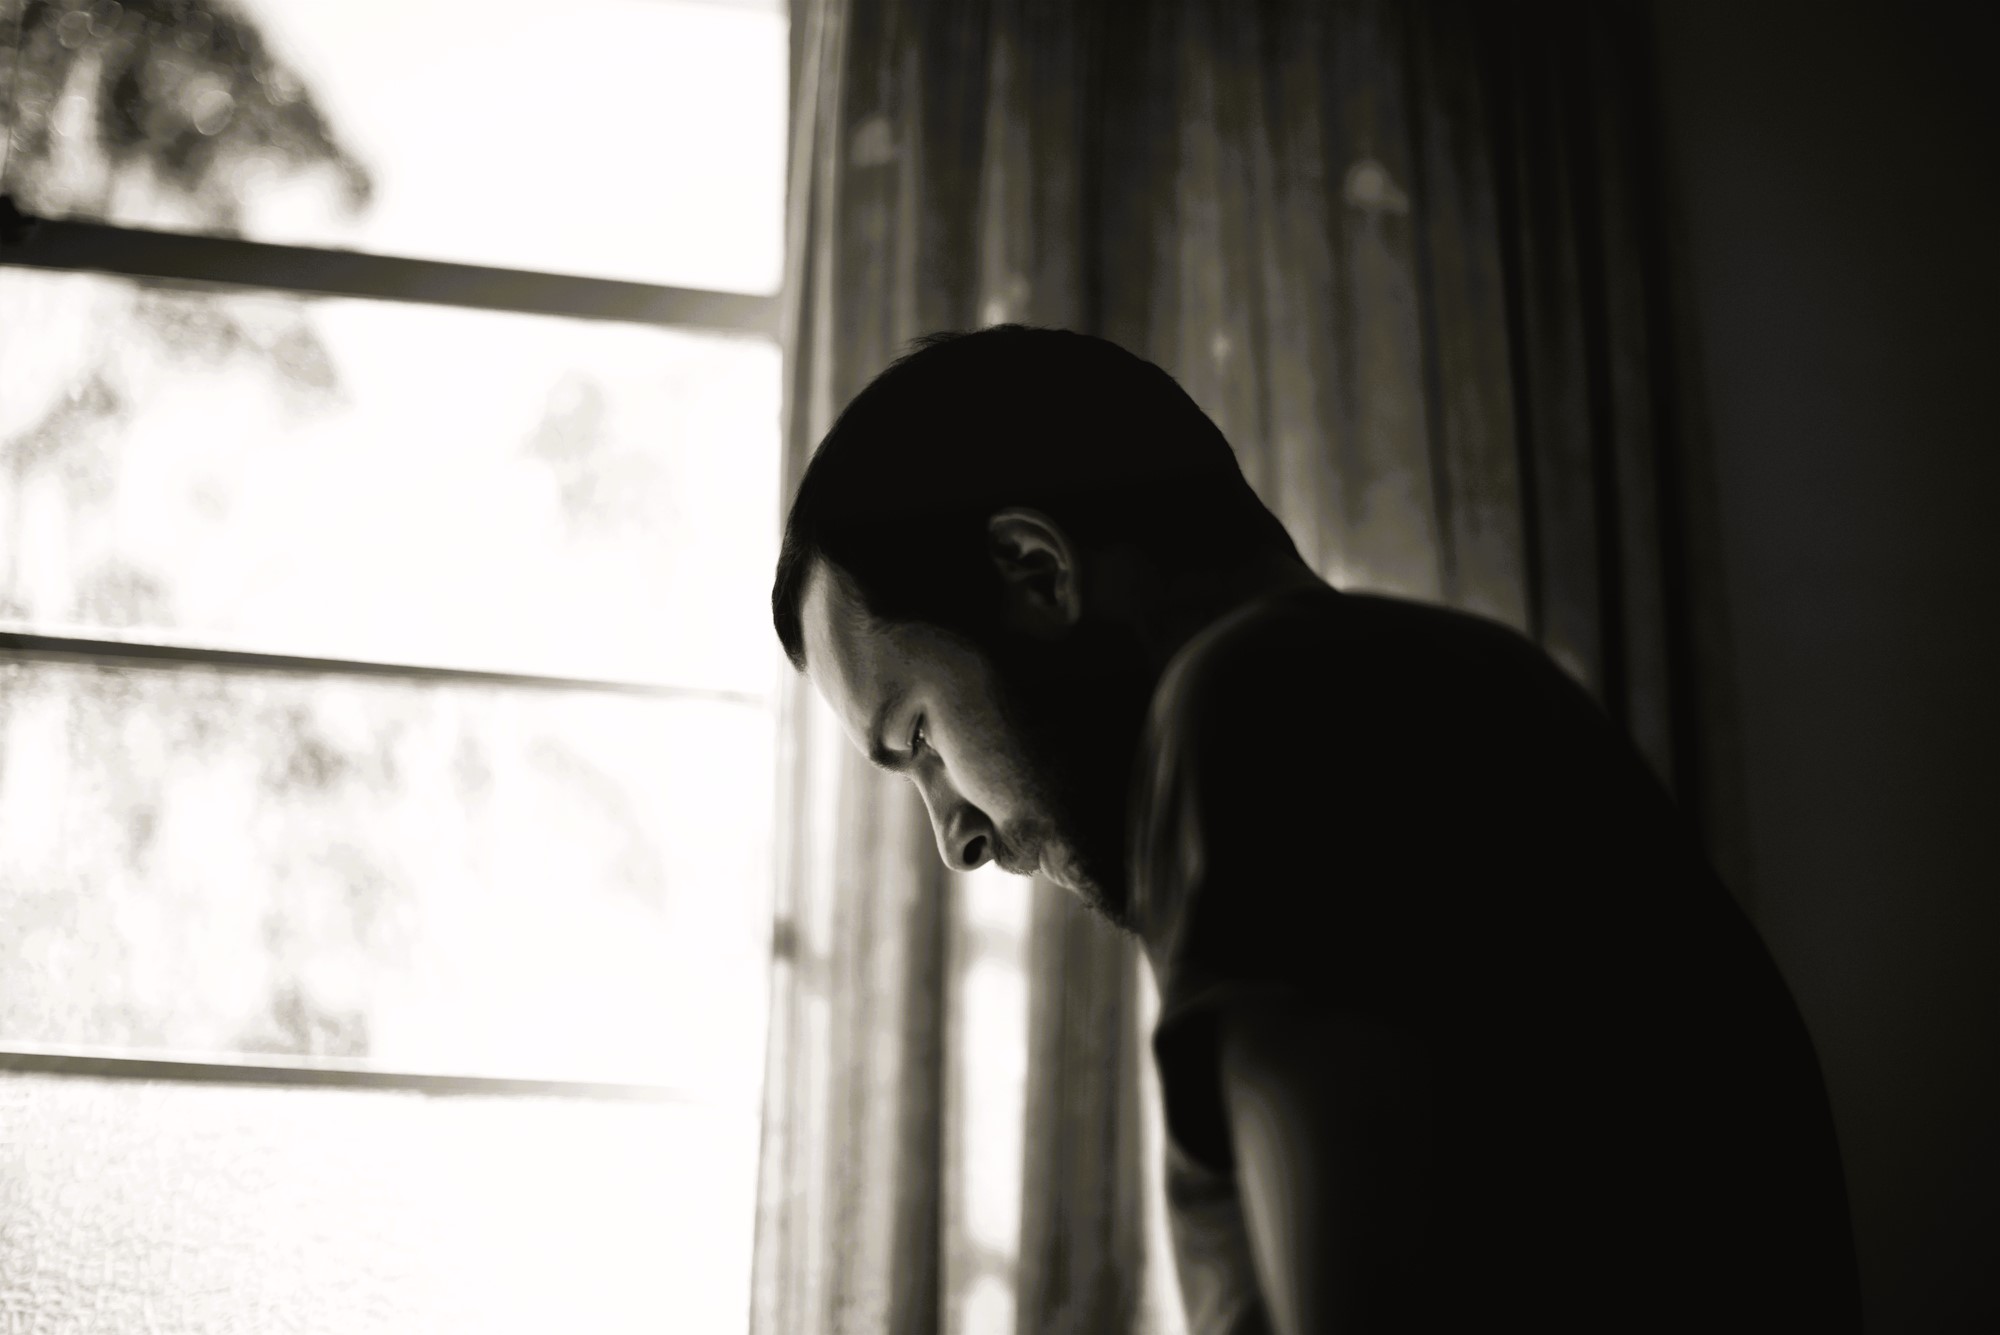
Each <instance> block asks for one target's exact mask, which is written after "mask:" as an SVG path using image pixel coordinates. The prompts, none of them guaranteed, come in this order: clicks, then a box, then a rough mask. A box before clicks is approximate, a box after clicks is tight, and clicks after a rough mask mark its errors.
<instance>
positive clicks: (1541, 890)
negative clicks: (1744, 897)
mask: <svg viewBox="0 0 2000 1335" xmlns="http://www.w3.org/2000/svg"><path fill="white" fill-rule="evenodd" d="M1134 781H1135V787H1134V800H1133V808H1132V814H1133V826H1132V845H1131V851H1132V895H1133V899H1132V913H1133V920H1134V922H1135V924H1136V925H1137V927H1138V929H1139V931H1140V933H1141V935H1142V936H1143V938H1144V939H1145V943H1146V948H1147V953H1148V955H1149V957H1150V958H1151V960H1152V962H1153V965H1154V969H1155V973H1156V976H1157V978H1158V980H1159V984H1160V992H1161V1019H1160V1023H1159V1027H1158V1029H1157V1030H1156V1033H1155V1036H1154V1049H1155V1053H1156V1056H1157V1058H1158V1061H1159V1067H1160V1073H1161V1079H1162V1087H1163V1090H1164V1093H1165V1100H1166V1105H1167V1121H1168V1130H1169V1135H1170V1139H1171V1141H1172V1144H1171V1145H1170V1147H1169V1163H1170V1180H1169V1189H1170V1198H1171V1200H1172V1202H1173V1206H1174V1210H1175V1220H1174V1223H1175V1228H1176V1234H1177V1242H1178V1244H1179V1250H1180V1264H1181V1273H1182V1282H1183V1286H1184V1289H1185V1290H1186V1291H1187V1294H1188V1298H1189V1303H1190V1309H1191V1314H1192V1315H1193V1316H1194V1317H1195V1320H1196V1326H1195V1335H1202V1332H1204V1331H1206V1330H1208V1329H1215V1330H1243V1331H1255V1330H1259V1329H1263V1328H1264V1326H1263V1320H1264V1318H1263V1316H1262V1314H1261V1312H1260V1310H1259V1306H1258V1303H1257V1301H1256V1296H1255V1295H1256V1290H1255V1283H1256V1281H1255V1279H1254V1276H1253V1274H1252V1272H1251V1270H1250V1267H1249V1255H1250V1249H1249V1244H1248V1240H1247V1236H1246V1235H1245V1231H1244V1229H1243V1226H1242V1222H1241V1208H1240V1201H1239V1200H1238V1198H1237V1192H1236V1185H1237V1184H1236V1180H1235V1176H1236V1175H1235V1168H1234V1164H1233V1154H1232V1148H1231V1137H1230V1127H1229V1122H1228V1118H1227V1116H1226V1115H1225V1113H1224V1102H1225V1100H1224V1092H1223V1089H1222V1076H1221V1072H1220V1064H1219V1061H1218V1053H1217V1033H1218V1024H1219V1022H1220V1018H1221V1017H1222V1016H1223V1015H1225V1014H1226V1013H1227V1012H1228V1011H1229V1010H1230V1008H1231V1007H1234V1006H1240V1005H1241V1004H1243V1003H1245V1002H1246V1001H1248V1000H1256V1001H1258V1003H1259V1004H1263V1005H1277V1006H1280V1007H1291V1008H1294V1009H1295V1010H1296V1011H1297V1012H1298V1013H1300V1014H1304V1015H1313V1016H1331V1015H1340V1014H1345V1015H1354V1016H1362V1017H1365V1018H1367V1019H1368V1020H1370V1021H1371V1022H1379V1023H1380V1024H1382V1025H1385V1026H1389V1027H1391V1028H1393V1029H1394V1030H1395V1031H1396V1032H1399V1033H1402V1034H1406V1035H1408V1036H1410V1038H1411V1040H1412V1042H1413V1043H1414V1044H1415V1045H1416V1046H1417V1047H1419V1048H1420V1049H1421V1050H1422V1051H1423V1052H1424V1053H1425V1054H1426V1056H1427V1059H1428V1060H1429V1062H1430V1064H1431V1068H1432V1069H1433V1070H1434V1071H1435V1073H1436V1080H1437V1083H1436V1086H1435V1090H1436V1096H1435V1100H1434V1103H1435V1108H1434V1118H1435V1120H1434V1123H1433V1128H1432V1132H1431V1134H1430V1136H1429V1137H1428V1143H1429V1144H1430V1145H1431V1146H1432V1147H1433V1157H1432V1159H1431V1163H1430V1166H1429V1168H1428V1174H1429V1180H1428V1185H1424V1186H1419V1185H1416V1184H1413V1185H1412V1188H1411V1191H1412V1193H1413V1194H1415V1195H1418V1196H1420V1197H1421V1198H1422V1200H1423V1201H1424V1202H1426V1206H1425V1208H1426V1209H1427V1211H1428V1213H1427V1215H1426V1217H1425V1220H1424V1222H1423V1224H1422V1238H1423V1242H1422V1248H1421V1252H1422V1257H1423V1263H1422V1266H1421V1270H1422V1273H1421V1274H1418V1275H1412V1276H1409V1277H1407V1283H1408V1289H1409V1292H1410V1293H1411V1294H1412V1295H1421V1302H1422V1303H1423V1304H1426V1305H1427V1308H1426V1310H1427V1311H1428V1312H1429V1313H1430V1314H1431V1315H1433V1316H1435V1317H1437V1318H1438V1319H1439V1320H1441V1321H1442V1320H1445V1319H1447V1318H1454V1317H1460V1318H1475V1317H1477V1318H1487V1319H1491V1318H1495V1317H1502V1316H1520V1317H1524V1318H1527V1319H1529V1320H1531V1321H1532V1322H1534V1324H1535V1325H1536V1326H1537V1328H1539V1329H1542V1330H1556V1329H1579V1330H1580V1329H1592V1330H1613V1329H1615V1330H1651V1329H1660V1330H1681V1329H1696V1328H1699V1329H1703V1330H1728V1329H1743V1330H1777V1329H1786V1330H1793V1329H1796V1330H1808V1329H1810V1330H1852V1329H1857V1328H1858V1297H1857V1296H1856V1284H1855V1277H1854V1262H1853V1254H1852V1243H1851V1237H1850V1233H1849V1224H1848V1215H1847V1206H1846V1199H1845V1192H1844V1188H1843V1185H1842V1179H1841V1174H1840V1167H1839V1160H1838V1153H1837V1148H1836V1145H1835V1142H1834V1137H1833V1128H1832V1122H1831V1117H1830V1114H1829V1111H1828V1108H1827V1103H1826V1096H1825V1092H1824V1087H1823V1084H1822V1081H1821V1077H1820V1072H1819V1067H1818V1063H1817V1059H1816V1058H1815V1056H1814V1054H1813V1050H1812V1045H1811V1042H1810V1039H1809V1038H1808V1036H1807V1034H1806V1031H1805V1028H1804V1025H1803V1023H1802V1022H1801V1021H1800V1018H1799V1016H1798V1013H1797V1010H1796V1008H1795V1007H1794V1005H1793V1003H1792V1000H1791V997H1790V995H1789V993H1788V991H1787V990H1786V988H1785V986H1784V983H1783V981H1782V979H1781V978H1780V977H1779V975H1778V973H1777V970H1776V968H1775V967H1774V966H1773V964H1772V962H1771V960H1770V958H1769V956H1768V954H1767V953H1766V952H1765V950H1764V948H1763V946H1762V944H1761V943H1760V942H1759V940H1758V939H1757V936H1756V934H1755V932H1754V930H1753V929H1752V928H1751V926H1750V924H1749V923H1748V921H1747V920H1746V919H1745V918H1744V917H1743V915H1742V914H1741V912H1740V911H1739V910H1738V908H1737V906H1736V904H1735V903H1734V901H1733V900H1732V898H1731V897H1730V895H1729V893H1728V891H1727V890H1726V889H1725V888H1724V887H1723V886H1722V885H1721V884H1720V882H1719V881H1718V880H1717V879H1716V877H1715V876H1714V874H1713V872H1712V871H1711V870H1710V869H1709V867H1708V865H1707V863H1706V861H1705V859H1704V858H1703V857H1702V855H1701V853H1700V852H1699V850H1698V848H1697V846H1696V845H1695V844H1694V842H1693V840H1692V838H1691V836H1690V833H1689V831H1688V830H1687V828H1686V825H1685V822H1684V819H1683V818H1682V817H1681V815H1680V814H1679V813H1678V812H1677V811H1676V809H1675V808H1674V807H1673V805H1672V803H1671V801H1670V800H1669V799H1668V797H1667V796H1666V794H1665V792H1664V790H1663V789H1662V788H1661V787H1660V785H1659V784H1658V783H1657V781H1656V780H1655V779H1654V778H1653V777H1652V775H1651V774H1650V773H1649V772H1648V771H1647V770H1646V768H1645V767H1644V765H1643V764H1642V762H1641V761H1640V760H1639V759H1638V758H1637V756H1636V754H1635V753H1634V752H1633V750H1632V748H1631V747H1630V745H1629V744H1628V743H1627V742H1626V741H1625V740H1624V739H1623V738H1622V737H1621V736H1620V735H1619V734H1618V732H1617V731H1616V729H1615V728H1614V727H1613V726H1612V725H1611V724H1610V723H1609V721H1608V720H1606V719H1605V718H1604V716H1603V715H1602V713H1601V712H1600V711H1599V710H1598V709H1597V707H1596V706H1595V704H1594V703H1592V702H1591V701H1590V700H1589V698H1588V697H1587V696H1586V695H1585V694H1584V693H1583V692H1582V691H1581V690H1580V689H1579V688H1577V687H1576V686H1575V685H1574V684H1573V683H1571V682H1570V681H1569V680H1568V679H1567V678H1566V677H1564V676H1563V675H1562V674H1561V673H1560V672H1559V671H1558V670H1557V669H1555V668H1554V666H1553V665H1552V664H1550V662H1549V661H1548V659H1547V658H1546V657H1545V656H1544V655H1542V654H1541V653H1540V651H1538V650H1536V649H1535V648H1533V647H1532V646H1531V645H1529V644H1528V643H1527V642H1526V641H1525V640H1523V639H1521V638H1520V637H1519V636H1517V635H1515V634H1514V633H1513V632H1511V631H1508V630H1506V629H1504V628H1502V627H1499V626H1497V625H1494V624H1492V623H1489V622H1484V621H1481V620H1478V619H1476V618H1472V617H1467V616H1463V615H1460V614H1456V613H1452V612H1448V611H1445V610H1443V609H1438V608H1432V607H1427V606H1424V605H1420V604H1413V603H1406V602H1400V601H1397V600H1393V599H1385V598H1373V597H1363V596H1354V595H1343V594H1339V593H1336V592H1334V591H1332V590H1330V589H1319V588H1313V589H1307V590H1304V591H1299V592H1287V593H1284V594H1280V595H1276V596H1274V597H1271V598H1267V599H1265V600H1263V601H1262V602H1260V603H1258V604H1256V605H1253V606H1252V607H1250V608H1247V609H1244V610H1242V611H1240V612H1238V613H1236V614H1233V615H1232V616H1230V617H1226V618H1224V619H1223V620H1222V621H1221V622H1219V623H1217V624H1216V625H1215V626H1212V627H1210V628H1209V629H1208V630H1207V631H1205V632H1204V633H1203V634H1202V635H1200V636H1198V637H1197V638H1196V640H1195V641H1193V642H1192V643H1190V645H1189V646H1188V647H1187V648H1186V649H1185V650H1183V651H1182V653H1181V654H1180V655H1179V656H1178V657H1177V658H1176V660H1175V662H1174V664H1173V665H1172V666H1171V667H1170V668H1169V670H1168V672H1167V674H1166V675H1165V677H1164V678H1163V680H1162V682H1161V684H1160V687H1159V690H1158V692H1157V693H1156V696H1155V700H1154V713H1153V720H1152V725H1151V727H1150V729H1149V732H1148V738H1147V741H1146V743H1145V745H1144V746H1142V748H1141V754H1140V757H1139V761H1138V767H1137V769H1136V770H1135V774H1134ZM1363 1150H1364V1151H1365V1147H1363ZM1417 1301H1418V1298H1417V1297H1412V1299H1411V1302H1413V1303H1414V1302H1417ZM1412 1315H1415V1312H1414V1310H1413V1311H1412Z"/></svg>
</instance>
